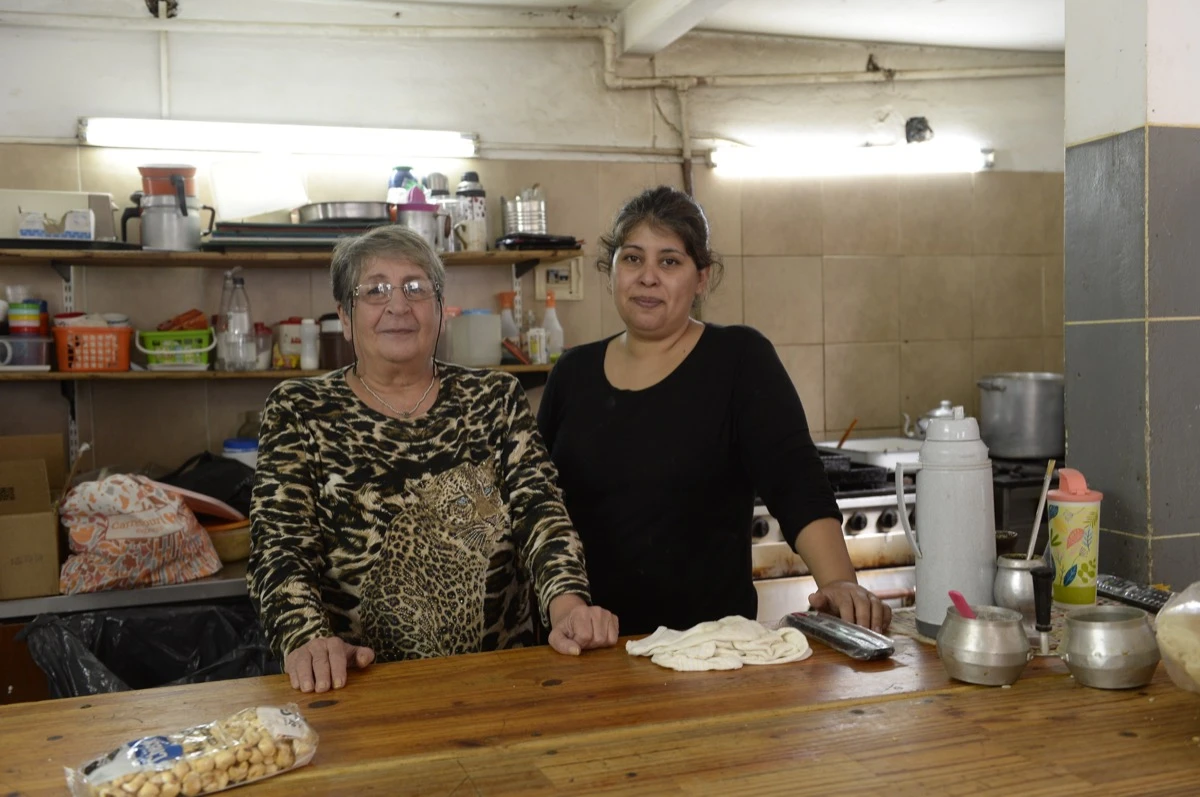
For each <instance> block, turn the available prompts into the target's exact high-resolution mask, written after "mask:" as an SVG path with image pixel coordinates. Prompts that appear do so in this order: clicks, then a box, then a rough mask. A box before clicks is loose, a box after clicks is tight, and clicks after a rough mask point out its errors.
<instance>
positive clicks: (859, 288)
mask: <svg viewBox="0 0 1200 797" xmlns="http://www.w3.org/2000/svg"><path fill="white" fill-rule="evenodd" d="M822 261H823V283H822V292H823V294H824V314H825V342H826V343H879V342H883V341H894V340H898V339H899V337H900V262H899V258H894V257H825V258H822Z"/></svg>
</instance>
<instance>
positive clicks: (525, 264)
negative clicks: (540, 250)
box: [513, 257, 542, 279]
mask: <svg viewBox="0 0 1200 797" xmlns="http://www.w3.org/2000/svg"><path fill="white" fill-rule="evenodd" d="M541 262H542V259H541V258H539V257H534V258H531V259H529V260H521V261H519V262H517V263H515V264H513V271H514V272H515V273H516V275H517V279H521V277H524V276H525V275H526V274H528V273H529V272H530V271H533V269H534V267H535V266H536V265H537V264H538V263H541Z"/></svg>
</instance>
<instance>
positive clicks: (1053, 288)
mask: <svg viewBox="0 0 1200 797" xmlns="http://www.w3.org/2000/svg"><path fill="white" fill-rule="evenodd" d="M1042 276H1043V278H1044V281H1045V286H1044V288H1043V289H1042V290H1043V294H1042V295H1043V296H1044V297H1045V305H1046V316H1045V320H1044V322H1043V327H1042V332H1043V334H1045V335H1050V336H1052V337H1059V338H1061V337H1062V336H1063V322H1064V320H1065V319H1066V316H1065V314H1064V310H1063V258H1062V255H1051V256H1049V257H1046V258H1044V259H1043V260H1042Z"/></svg>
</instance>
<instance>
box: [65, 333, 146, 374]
mask: <svg viewBox="0 0 1200 797" xmlns="http://www.w3.org/2000/svg"><path fill="white" fill-rule="evenodd" d="M132 337H133V329H132V328H131V327H55V328H54V348H55V351H56V353H57V355H58V370H60V371H128V370H129V343H130V340H131V338H132Z"/></svg>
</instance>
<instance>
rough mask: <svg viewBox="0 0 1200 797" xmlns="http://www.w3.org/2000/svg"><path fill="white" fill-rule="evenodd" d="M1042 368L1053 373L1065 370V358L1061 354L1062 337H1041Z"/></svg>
mask: <svg viewBox="0 0 1200 797" xmlns="http://www.w3.org/2000/svg"><path fill="white" fill-rule="evenodd" d="M1042 368H1045V369H1046V370H1047V371H1050V372H1051V373H1055V374H1061V373H1065V372H1066V368H1067V365H1066V358H1065V357H1064V355H1063V339H1062V338H1061V337H1056V338H1043V339H1042Z"/></svg>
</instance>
